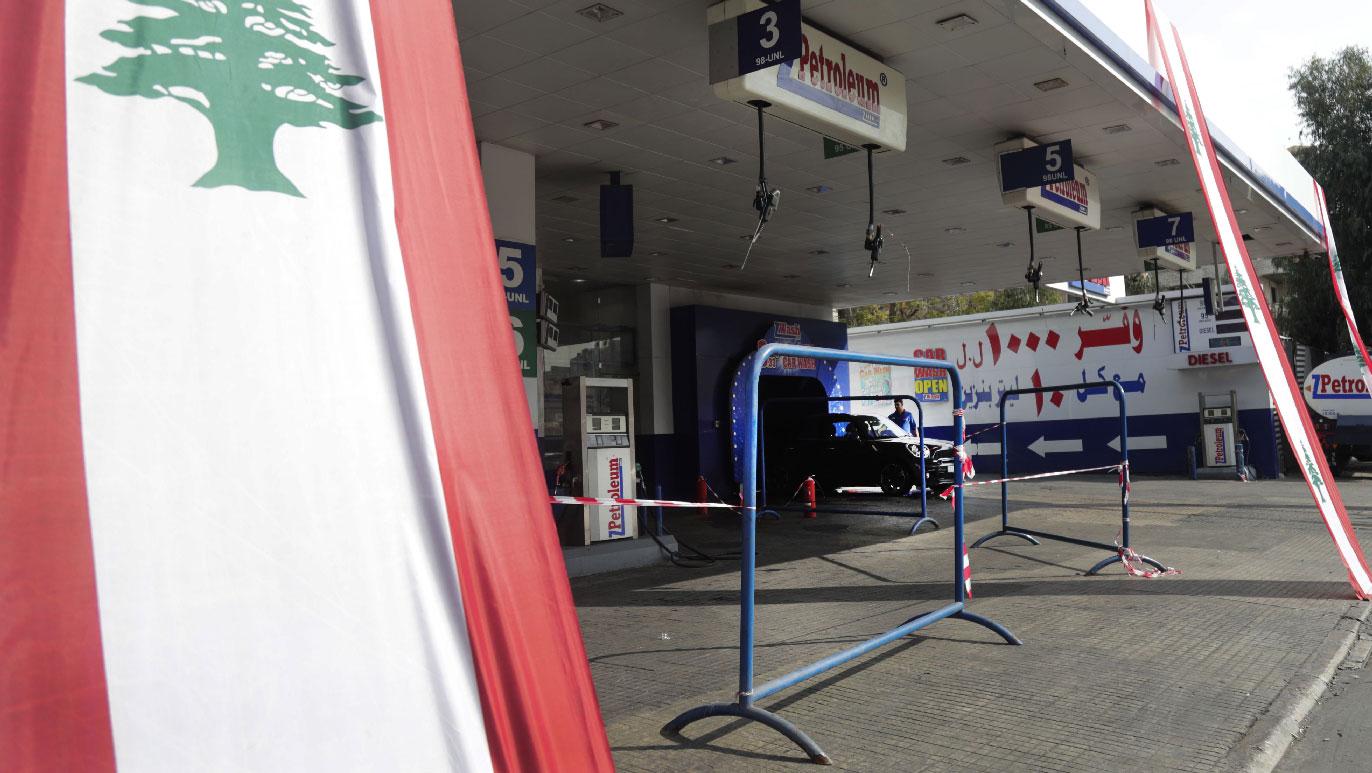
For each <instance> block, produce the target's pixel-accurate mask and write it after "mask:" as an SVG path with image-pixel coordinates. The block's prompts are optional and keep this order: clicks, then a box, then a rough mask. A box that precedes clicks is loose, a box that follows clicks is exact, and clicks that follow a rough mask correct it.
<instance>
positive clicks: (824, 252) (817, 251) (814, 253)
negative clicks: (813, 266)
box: [810, 249, 829, 255]
mask: <svg viewBox="0 0 1372 773" xmlns="http://www.w3.org/2000/svg"><path fill="white" fill-rule="evenodd" d="M810 254H811V255H828V254H829V251H828V250H824V249H819V250H810Z"/></svg>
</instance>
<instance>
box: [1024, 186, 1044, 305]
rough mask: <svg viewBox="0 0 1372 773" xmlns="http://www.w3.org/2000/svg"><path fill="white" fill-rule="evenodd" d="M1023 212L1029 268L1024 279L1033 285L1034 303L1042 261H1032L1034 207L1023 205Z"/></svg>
mask: <svg viewBox="0 0 1372 773" xmlns="http://www.w3.org/2000/svg"><path fill="white" fill-rule="evenodd" d="M1024 214H1026V215H1027V216H1028V220H1029V268H1027V269H1025V271H1024V281H1026V282H1028V283H1029V284H1031V285H1033V286H1034V303H1038V302H1039V282H1042V281H1043V261H1041V260H1040V261H1039V262H1038V263H1037V264H1035V263H1034V208H1033V207H1025V208H1024Z"/></svg>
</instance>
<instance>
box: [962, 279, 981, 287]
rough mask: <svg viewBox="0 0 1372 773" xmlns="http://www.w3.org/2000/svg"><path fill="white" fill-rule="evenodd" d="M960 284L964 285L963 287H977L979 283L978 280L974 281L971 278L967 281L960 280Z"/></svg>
mask: <svg viewBox="0 0 1372 773" xmlns="http://www.w3.org/2000/svg"><path fill="white" fill-rule="evenodd" d="M958 284H960V285H962V286H963V287H976V286H977V283H976V282H973V281H972V280H970V279H969V280H967V281H966V282H959V283H958Z"/></svg>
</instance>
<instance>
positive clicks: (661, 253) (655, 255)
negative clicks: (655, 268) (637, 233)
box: [648, 250, 667, 258]
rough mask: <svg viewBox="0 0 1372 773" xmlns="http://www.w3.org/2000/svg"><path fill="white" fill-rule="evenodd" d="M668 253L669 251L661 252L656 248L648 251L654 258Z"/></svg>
mask: <svg viewBox="0 0 1372 773" xmlns="http://www.w3.org/2000/svg"><path fill="white" fill-rule="evenodd" d="M666 254H667V253H665V252H660V251H656V250H654V251H653V252H650V253H648V255H649V257H653V258H660V257H662V256H663V255H666Z"/></svg>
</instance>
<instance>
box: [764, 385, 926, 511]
mask: <svg viewBox="0 0 1372 773" xmlns="http://www.w3.org/2000/svg"><path fill="white" fill-rule="evenodd" d="M896 398H900V399H902V400H909V401H910V402H912V403H914V404H915V415H916V416H917V417H918V419H917V424H918V427H917V432H918V434H919V441H920V445H921V448H920V456H919V516H918V518H917V519H916V521H915V525H914V526H911V527H910V533H911V534H914V533H915V532H916V531H918V530H919V527H921V526H923V525H924V524H926V523H932V524H933V525H934V528H935V529H938V528H941V526H940V525H939V522H938V520H936V519H935V518H933V517H931V516H930V515H929V491H928V487H927V486H926V485H925V482H926V481H927V480H928V478H929V473H928V470H927V469H925V463H924V460H925V455H924V450H925V449H924V445H923V444H924V406H923V405H920V403H919V400H917V399H916V398H915V396H914V395H849V396H848V397H843V396H839V397H823V398H819V397H773V398H772V399H770V400H763V401H762V409H761V410H760V411H759V412H758V428H757V454H758V467H759V468H760V469H761V474H760V475H759V476H758V488H759V489H760V490H761V492H762V493H761V494H760V495H759V497H758V505H759V506H760V507H763V508H766V509H764V510H763V511H762V513H761V515H764V516H766V515H772V514H775V515H777V516H778V517H780V513H777V511H778V510H805V509H807V508H805V507H792V506H790V505H789V504H787V505H780V506H778V507H771V508H768V507H767V407H768V406H770V405H773V404H775V403H801V402H816V403H817V402H824V403H851V402H855V401H858V400H894V399H896ZM815 512H816V513H834V514H854V515H884V516H890V517H892V518H915V517H916V516H914V515H912V514H911V513H903V512H899V511H894V510H854V509H845V508H825V509H823V510H819V509H816V510H815Z"/></svg>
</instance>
